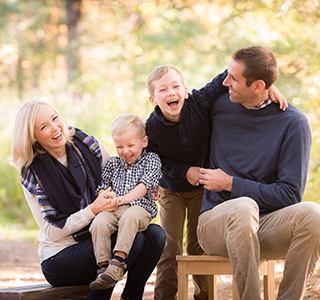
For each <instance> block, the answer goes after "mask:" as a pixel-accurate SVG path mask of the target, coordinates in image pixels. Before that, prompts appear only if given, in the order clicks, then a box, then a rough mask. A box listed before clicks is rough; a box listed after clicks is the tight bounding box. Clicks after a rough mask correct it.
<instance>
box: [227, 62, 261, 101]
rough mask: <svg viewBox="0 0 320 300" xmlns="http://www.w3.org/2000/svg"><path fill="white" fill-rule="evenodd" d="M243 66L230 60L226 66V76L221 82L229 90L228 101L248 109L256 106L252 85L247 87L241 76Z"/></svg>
mask: <svg viewBox="0 0 320 300" xmlns="http://www.w3.org/2000/svg"><path fill="white" fill-rule="evenodd" d="M244 68H245V65H244V64H243V63H240V62H236V61H234V60H231V62H230V64H229V66H228V76H227V77H226V79H225V80H224V81H223V85H224V86H227V87H228V88H229V95H230V101H231V102H233V103H241V104H242V105H243V106H245V107H248V106H252V105H256V103H255V100H256V99H255V96H256V94H255V93H254V92H253V87H252V86H253V85H251V86H249V87H247V86H246V79H245V78H244V77H243V76H242V71H243V70H244Z"/></svg>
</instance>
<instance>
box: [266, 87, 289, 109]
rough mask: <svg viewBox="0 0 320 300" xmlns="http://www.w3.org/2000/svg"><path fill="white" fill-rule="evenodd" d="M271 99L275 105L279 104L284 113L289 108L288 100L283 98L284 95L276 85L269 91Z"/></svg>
mask: <svg viewBox="0 0 320 300" xmlns="http://www.w3.org/2000/svg"><path fill="white" fill-rule="evenodd" d="M269 97H270V99H271V100H272V101H273V102H275V103H278V102H279V107H280V109H282V110H283V111H285V110H286V109H287V107H288V102H287V100H286V99H285V98H284V97H283V96H282V94H281V93H280V92H279V90H278V89H277V88H276V87H275V86H274V85H272V86H271V87H270V89H269Z"/></svg>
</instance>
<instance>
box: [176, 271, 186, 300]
mask: <svg viewBox="0 0 320 300" xmlns="http://www.w3.org/2000/svg"><path fill="white" fill-rule="evenodd" d="M178 299H179V300H188V274H178Z"/></svg>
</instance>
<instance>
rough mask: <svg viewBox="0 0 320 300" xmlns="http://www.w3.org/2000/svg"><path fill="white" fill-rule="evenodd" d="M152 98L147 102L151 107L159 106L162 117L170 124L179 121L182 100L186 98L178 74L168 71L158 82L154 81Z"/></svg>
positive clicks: (186, 95)
mask: <svg viewBox="0 0 320 300" xmlns="http://www.w3.org/2000/svg"><path fill="white" fill-rule="evenodd" d="M152 84H153V85H154V96H153V97H150V98H149V100H150V102H151V104H152V105H153V106H157V105H158V106H159V108H160V109H161V111H162V113H163V115H164V117H165V118H166V119H168V120H169V121H172V122H178V121H180V117H181V109H182V107H183V104H184V100H185V99H187V98H188V92H187V88H186V86H185V85H184V84H183V83H182V82H181V80H180V77H179V76H178V74H177V73H176V72H175V71H173V70H170V71H169V72H168V73H167V74H165V75H163V76H162V77H161V78H160V79H159V80H155V81H154V82H153V83H152Z"/></svg>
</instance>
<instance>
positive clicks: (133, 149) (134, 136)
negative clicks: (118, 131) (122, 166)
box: [113, 129, 148, 166]
mask: <svg viewBox="0 0 320 300" xmlns="http://www.w3.org/2000/svg"><path fill="white" fill-rule="evenodd" d="M113 140H114V143H115V146H116V150H117V153H118V155H119V156H120V157H121V158H123V159H124V160H125V161H126V162H127V164H128V165H129V166H130V165H131V164H132V163H133V162H134V161H135V160H136V159H137V158H138V157H139V156H140V155H141V153H142V151H143V148H145V147H147V145H148V137H147V136H145V137H144V138H143V139H141V138H140V137H139V135H138V133H137V130H136V129H130V130H128V131H126V132H125V133H124V134H122V135H114V136H113Z"/></svg>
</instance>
